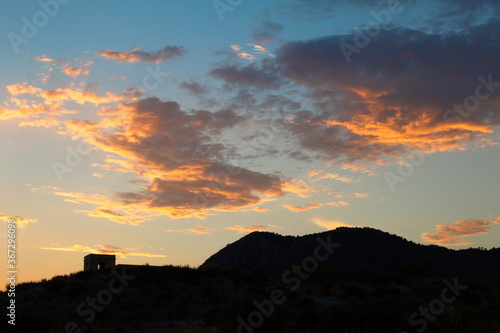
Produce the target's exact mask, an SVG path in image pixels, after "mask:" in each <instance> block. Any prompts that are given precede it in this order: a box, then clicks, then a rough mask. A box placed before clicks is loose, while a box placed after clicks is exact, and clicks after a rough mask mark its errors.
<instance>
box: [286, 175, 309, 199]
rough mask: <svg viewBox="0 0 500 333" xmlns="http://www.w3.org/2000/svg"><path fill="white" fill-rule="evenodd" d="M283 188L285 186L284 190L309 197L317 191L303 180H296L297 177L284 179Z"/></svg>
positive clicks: (302, 196)
mask: <svg viewBox="0 0 500 333" xmlns="http://www.w3.org/2000/svg"><path fill="white" fill-rule="evenodd" d="M282 188H283V191H285V192H291V193H293V194H295V195H297V196H299V197H301V198H308V197H310V196H311V195H312V194H313V193H314V192H316V190H315V189H313V188H312V187H311V186H309V185H308V184H307V183H306V182H304V181H303V180H295V179H288V180H286V181H284V182H283V185H282Z"/></svg>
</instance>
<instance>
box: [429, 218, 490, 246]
mask: <svg viewBox="0 0 500 333" xmlns="http://www.w3.org/2000/svg"><path fill="white" fill-rule="evenodd" d="M490 226H491V224H490V222H489V221H482V220H460V221H456V222H454V223H453V224H452V225H441V224H440V225H438V226H436V229H437V231H438V232H437V233H434V234H431V233H424V234H422V239H423V240H424V241H426V242H429V243H436V244H438V245H444V246H448V245H469V244H473V243H474V242H469V241H466V240H464V239H463V237H468V236H477V235H481V234H484V233H487V232H488V231H489V230H490Z"/></svg>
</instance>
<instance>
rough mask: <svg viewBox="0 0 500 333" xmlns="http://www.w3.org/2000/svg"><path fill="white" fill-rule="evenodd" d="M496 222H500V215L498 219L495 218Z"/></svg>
mask: <svg viewBox="0 0 500 333" xmlns="http://www.w3.org/2000/svg"><path fill="white" fill-rule="evenodd" d="M494 223H495V224H497V223H500V216H499V217H497V219H496V220H495V222H494Z"/></svg>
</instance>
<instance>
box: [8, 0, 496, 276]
mask: <svg viewBox="0 0 500 333" xmlns="http://www.w3.org/2000/svg"><path fill="white" fill-rule="evenodd" d="M367 3H368V1H364V0H350V1H347V0H345V1H343V0H280V1H278V0H276V1H269V0H266V1H250V0H220V1H212V0H204V1H192V0H183V1H128V0H120V1H82V0H71V1H68V0H42V1H41V2H38V1H7V0H0V9H1V10H0V36H1V38H0V50H1V57H0V87H1V88H0V142H1V149H2V160H1V161H2V162H1V164H0V178H1V191H0V193H1V194H0V220H2V221H3V222H5V223H2V229H1V230H0V240H2V244H4V245H2V247H3V248H4V250H2V251H3V253H6V247H5V240H6V239H7V223H6V221H7V220H8V218H10V217H16V218H17V219H18V221H19V229H18V231H17V251H18V270H19V275H18V277H19V279H20V280H21V281H32V280H39V279H42V278H50V277H52V276H53V275H56V274H68V273H71V272H76V271H78V270H81V269H82V268H83V257H84V256H85V255H86V254H88V253H110V254H116V255H117V262H118V263H130V264H143V263H146V262H147V263H149V264H151V265H167V264H174V265H190V266H198V265H200V264H202V263H203V262H204V261H205V260H206V259H207V258H208V257H209V256H210V255H212V254H213V253H215V252H216V251H218V250H219V249H221V248H222V247H224V246H225V245H226V244H228V243H231V242H234V241H236V240H237V239H239V238H241V237H242V236H244V235H245V234H247V233H248V232H251V231H256V230H263V231H271V232H277V233H280V234H284V235H304V234H310V233H315V232H321V231H325V230H328V229H333V228H336V227H338V226H368V227H373V228H377V229H381V230H383V231H387V232H390V233H394V234H397V235H400V236H402V237H405V238H407V239H409V240H412V241H414V242H418V243H423V244H438V245H442V246H447V247H450V248H453V249H460V248H468V247H486V248H491V247H497V246H498V245H499V241H498V240H499V238H500V202H499V199H500V177H499V172H498V170H499V169H500V168H499V166H500V146H499V142H500V135H499V134H500V127H499V125H500V33H499V32H500V20H499V19H496V18H498V17H500V2H498V0H481V1H470V0H441V1H430V0H424V1H414V0H408V1H401V2H397V1H396V2H394V1H389V2H388V1H378V0H374V1H369V3H370V4H369V5H367ZM2 258H3V259H2V260H1V262H0V269H1V270H2V272H5V271H6V270H7V269H6V260H7V259H6V256H2Z"/></svg>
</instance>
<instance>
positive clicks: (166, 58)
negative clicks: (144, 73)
mask: <svg viewBox="0 0 500 333" xmlns="http://www.w3.org/2000/svg"><path fill="white" fill-rule="evenodd" d="M185 53H186V50H185V49H184V48H183V47H179V46H165V47H164V48H163V49H162V50H160V51H154V52H145V51H133V52H117V51H113V50H109V49H108V50H101V51H98V52H97V54H98V55H99V56H101V57H103V58H105V59H110V60H113V61H116V62H119V63H134V62H149V63H157V64H158V63H162V62H170V61H171V60H173V59H175V58H178V57H180V56H183V55H184V54H185Z"/></svg>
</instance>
